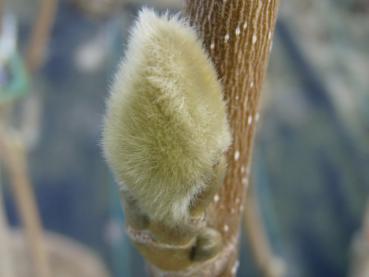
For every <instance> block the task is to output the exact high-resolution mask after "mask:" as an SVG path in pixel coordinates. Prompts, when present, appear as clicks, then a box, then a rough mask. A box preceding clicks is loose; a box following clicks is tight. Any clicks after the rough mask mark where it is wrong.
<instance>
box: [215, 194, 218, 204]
mask: <svg viewBox="0 0 369 277" xmlns="http://www.w3.org/2000/svg"><path fill="white" fill-rule="evenodd" d="M214 202H215V203H218V202H219V195H218V194H215V195H214Z"/></svg>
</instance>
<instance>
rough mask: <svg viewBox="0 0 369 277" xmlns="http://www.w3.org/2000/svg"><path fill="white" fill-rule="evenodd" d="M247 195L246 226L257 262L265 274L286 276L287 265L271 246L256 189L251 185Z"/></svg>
mask: <svg viewBox="0 0 369 277" xmlns="http://www.w3.org/2000/svg"><path fill="white" fill-rule="evenodd" d="M246 197H247V198H246V199H247V202H246V209H245V212H244V228H245V232H246V235H247V236H248V238H249V241H250V244H251V248H252V253H253V255H254V257H255V260H256V263H257V265H258V266H259V268H260V269H261V271H262V273H263V276H266V277H279V276H284V275H285V274H284V273H285V272H284V271H285V265H284V263H283V261H282V260H281V259H280V258H278V257H276V256H274V254H273V252H272V249H271V248H270V245H269V242H268V238H267V234H266V233H265V228H264V225H263V222H262V221H261V216H260V212H259V209H258V201H257V195H256V192H255V189H254V188H252V187H251V191H250V192H249V193H248V195H247V196H246Z"/></svg>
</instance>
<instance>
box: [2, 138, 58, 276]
mask: <svg viewBox="0 0 369 277" xmlns="http://www.w3.org/2000/svg"><path fill="white" fill-rule="evenodd" d="M0 152H1V156H2V157H3V160H4V164H5V167H6V169H7V171H8V174H9V178H10V180H11V182H12V185H13V186H12V187H13V190H14V195H15V201H16V203H17V207H18V209H19V213H20V217H21V221H22V223H23V225H24V229H25V235H26V238H27V242H28V244H29V248H28V249H29V251H30V257H31V259H32V261H33V266H34V274H35V275H34V276H37V277H48V276H51V275H50V269H49V264H48V258H47V253H46V249H45V243H44V240H43V233H42V227H41V222H40V218H39V215H38V211H37V208H36V201H35V197H34V194H33V192H32V189H31V187H32V185H31V183H30V181H29V178H28V174H27V162H26V154H25V151H24V148H23V145H22V144H21V143H19V139H17V138H16V137H14V136H13V137H11V136H7V135H6V134H5V132H2V133H1V137H0Z"/></svg>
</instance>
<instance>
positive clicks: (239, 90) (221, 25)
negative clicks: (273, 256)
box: [186, 0, 279, 276]
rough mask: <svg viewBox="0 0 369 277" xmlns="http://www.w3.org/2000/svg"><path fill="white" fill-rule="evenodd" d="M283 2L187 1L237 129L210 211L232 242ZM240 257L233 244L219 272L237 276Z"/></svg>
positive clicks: (226, 237)
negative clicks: (223, 176) (261, 94)
mask: <svg viewBox="0 0 369 277" xmlns="http://www.w3.org/2000/svg"><path fill="white" fill-rule="evenodd" d="M278 3H279V1H278V0H268V1H257V0H234V1H219V0H202V1H199V0H187V2H186V5H187V7H186V11H187V14H188V16H189V18H190V20H191V22H192V24H193V25H194V26H196V27H197V29H198V31H199V33H200V35H201V36H202V38H203V42H204V46H205V47H206V49H207V50H208V51H209V53H210V56H211V58H212V60H213V62H214V64H215V67H216V69H217V71H218V74H219V78H220V79H221V80H222V82H223V86H224V98H225V100H226V102H227V103H228V117H229V121H230V124H231V127H232V129H233V145H232V147H231V148H230V149H229V151H228V155H227V157H228V170H227V173H226V177H225V181H224V186H223V187H222V188H221V191H220V192H219V195H216V197H215V198H214V204H213V205H212V207H210V211H209V216H208V217H209V218H208V221H209V223H210V224H211V225H212V226H214V227H215V228H216V229H217V230H218V231H219V232H221V234H222V235H223V240H224V241H225V242H226V245H232V244H233V242H234V241H235V240H237V239H238V236H239V227H240V218H241V216H240V215H241V213H242V210H243V207H244V189H245V188H247V185H248V179H249V172H250V170H249V168H250V160H251V154H252V145H253V138H254V133H255V127H256V123H257V121H258V119H259V113H258V103H259V96H260V91H261V87H262V83H263V80H264V76H265V70H266V66H267V64H268V60H269V53H270V50H271V39H272V35H273V33H274V28H275V21H276V15H277V8H278ZM225 247H226V248H225V249H227V246H225ZM237 256H238V253H237V250H236V249H233V251H231V253H229V255H228V257H226V258H227V262H226V265H225V266H224V268H222V269H221V270H220V271H219V272H217V274H216V275H217V276H234V275H235V273H236V271H237V267H238V264H239V262H238V260H237ZM216 262H219V259H218V261H215V262H214V263H216ZM212 266H213V265H209V266H207V268H206V267H204V268H203V269H202V271H203V273H204V275H202V276H210V275H206V272H208V270H209V268H211V267H212ZM212 276H215V274H214V275H212Z"/></svg>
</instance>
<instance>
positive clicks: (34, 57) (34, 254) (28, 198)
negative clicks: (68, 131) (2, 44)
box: [1, 0, 57, 277]
mask: <svg viewBox="0 0 369 277" xmlns="http://www.w3.org/2000/svg"><path fill="white" fill-rule="evenodd" d="M40 6H41V7H40V12H39V15H38V18H37V20H36V22H35V24H34V26H33V29H32V34H31V39H30V42H29V46H28V50H27V53H26V66H27V69H28V71H29V72H31V73H32V74H35V72H37V71H38V70H39V68H40V66H41V65H42V63H43V58H44V52H45V49H46V45H47V43H48V41H49V37H50V31H51V27H52V25H53V23H54V19H55V14H56V8H57V0H41V4H40ZM7 138H8V139H7ZM4 139H5V140H4ZM1 146H2V148H3V150H4V151H3V152H4V153H5V155H4V156H5V158H6V165H7V167H8V171H9V174H10V177H11V181H12V183H13V189H14V193H15V201H16V203H17V207H18V209H19V213H20V217H21V219H22V222H23V225H24V229H25V234H26V238H27V242H28V245H29V251H30V257H31V260H32V262H33V267H34V273H35V276H37V277H48V276H51V270H50V264H49V262H48V256H47V252H46V248H45V242H44V238H43V231H42V225H41V220H40V216H39V213H38V210H37V206H36V201H35V197H34V194H33V191H32V185H31V183H30V181H29V178H28V173H27V161H26V159H27V158H26V151H25V149H24V145H22V144H21V143H19V145H16V143H14V142H12V141H11V138H10V139H9V137H3V141H2V145H1Z"/></svg>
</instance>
